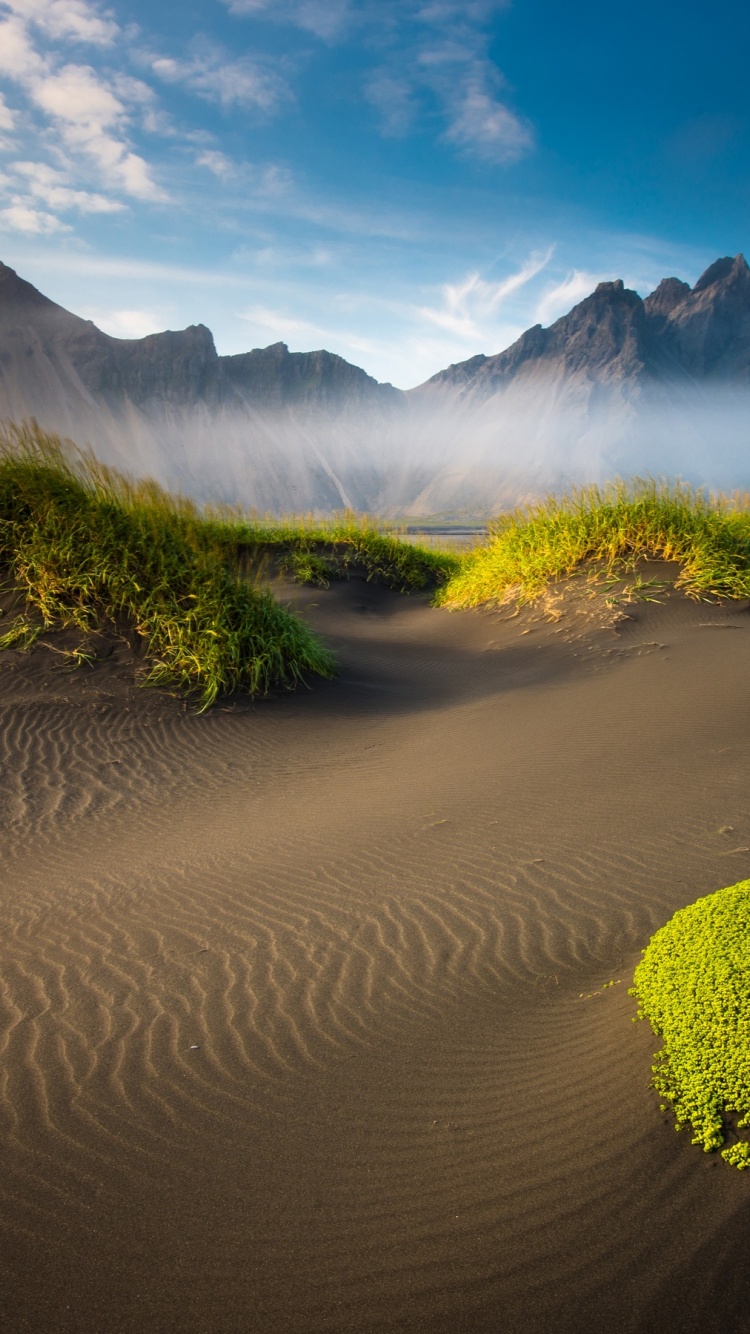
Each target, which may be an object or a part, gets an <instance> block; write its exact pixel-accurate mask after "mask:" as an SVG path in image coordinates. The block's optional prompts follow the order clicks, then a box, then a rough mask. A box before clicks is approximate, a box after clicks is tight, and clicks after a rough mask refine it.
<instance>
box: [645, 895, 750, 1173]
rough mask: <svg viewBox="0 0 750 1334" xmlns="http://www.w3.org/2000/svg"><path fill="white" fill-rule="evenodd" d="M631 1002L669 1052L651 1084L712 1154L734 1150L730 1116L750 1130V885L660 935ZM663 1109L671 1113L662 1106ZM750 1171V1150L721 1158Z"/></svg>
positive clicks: (661, 1056) (690, 911)
mask: <svg viewBox="0 0 750 1334" xmlns="http://www.w3.org/2000/svg"><path fill="white" fill-rule="evenodd" d="M631 995H634V996H636V997H637V998H638V1017H639V1018H641V1019H648V1020H649V1021H650V1023H651V1027H652V1028H653V1030H654V1033H656V1034H657V1035H658V1036H660V1037H662V1038H663V1041H664V1046H663V1047H662V1049H661V1051H659V1052H657V1053H656V1056H655V1064H654V1065H653V1066H652V1070H653V1078H652V1085H653V1087H654V1088H655V1089H656V1091H657V1092H658V1093H659V1094H660V1095H661V1097H662V1098H663V1099H664V1102H665V1104H668V1105H670V1106H671V1107H672V1110H673V1111H674V1116H675V1128H676V1129H677V1130H681V1129H682V1127H683V1126H685V1125H690V1126H691V1127H692V1130H693V1140H692V1142H693V1144H701V1145H702V1146H703V1149H704V1151H705V1152H706V1153H710V1152H712V1150H714V1149H718V1148H720V1147H721V1145H722V1144H723V1143H724V1142H725V1114H726V1113H732V1114H735V1115H736V1116H737V1117H738V1118H739V1119H738V1120H737V1123H736V1124H737V1127H738V1128H739V1129H742V1128H747V1127H749V1126H750V880H743V881H740V883H739V884H736V885H732V886H731V887H729V888H728V889H720V890H719V891H718V892H717V893H715V894H709V895H707V896H706V897H705V898H701V899H698V900H697V902H696V903H692V904H690V906H689V907H687V908H681V909H680V910H679V912H676V913H675V914H674V916H673V917H672V918H671V920H670V921H669V922H667V924H666V926H663V927H662V928H661V930H659V931H657V932H656V934H655V935H654V936H652V938H651V941H650V942H649V944H648V946H647V948H646V949H645V950H644V951H643V959H642V961H641V963H639V964H638V967H637V968H636V970H635V976H634V979H633V988H632V990H631ZM662 1110H666V1106H663V1108H662ZM722 1158H724V1159H725V1160H726V1161H727V1162H728V1163H730V1164H732V1165H733V1166H734V1167H737V1168H740V1169H744V1168H746V1167H750V1143H749V1142H748V1141H747V1140H740V1141H738V1142H736V1143H734V1144H732V1145H730V1146H729V1147H728V1148H726V1149H724V1150H723V1152H722Z"/></svg>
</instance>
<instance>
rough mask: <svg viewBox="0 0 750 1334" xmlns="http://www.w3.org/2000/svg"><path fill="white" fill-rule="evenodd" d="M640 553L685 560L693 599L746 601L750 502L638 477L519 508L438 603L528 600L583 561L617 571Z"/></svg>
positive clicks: (682, 582) (497, 524)
mask: <svg viewBox="0 0 750 1334" xmlns="http://www.w3.org/2000/svg"><path fill="white" fill-rule="evenodd" d="M639 556H645V557H652V558H656V559H661V560H667V561H677V562H679V564H680V565H681V566H682V570H681V573H680V577H679V580H678V586H679V587H681V588H682V589H683V591H684V592H686V593H688V594H689V595H691V596H694V597H714V596H715V597H730V598H746V597H750V500H749V499H748V497H735V498H734V499H733V500H728V499H726V498H723V499H722V498H716V497H710V496H708V495H706V494H705V493H704V492H702V491H696V490H694V489H693V488H691V487H689V486H685V485H683V484H680V483H677V484H673V485H670V484H668V483H666V482H656V481H648V480H646V481H643V480H640V479H636V480H635V481H633V482H631V483H625V482H616V483H613V484H612V485H610V486H607V487H604V488H600V487H587V488H585V489H583V490H579V491H574V492H573V493H572V494H571V495H570V496H568V497H565V498H563V499H554V498H553V499H549V500H546V501H543V502H541V503H540V504H537V505H532V506H528V507H526V508H522V509H518V510H514V511H513V512H512V513H511V514H508V515H504V516H501V517H500V518H499V519H497V520H495V521H494V522H493V523H492V524H490V536H489V540H488V541H487V543H485V544H484V545H483V546H480V547H478V548H476V549H475V550H474V551H472V552H470V553H469V554H468V555H467V556H466V557H465V559H464V560H463V562H462V563H461V565H460V567H459V568H458V569H457V570H456V572H455V573H454V574H453V575H452V576H451V578H450V579H449V580H448V582H447V583H446V584H445V585H444V587H442V588H441V589H440V591H439V592H438V595H437V601H438V602H440V603H442V604H443V605H445V606H449V607H477V606H480V605H482V604H484V605H490V606H493V605H494V606H499V605H501V604H503V603H507V602H510V601H517V602H518V603H521V604H522V603H526V602H530V601H532V600H533V599H534V598H536V597H538V596H539V595H540V594H541V593H542V592H543V591H544V589H545V588H546V586H547V585H548V584H549V583H550V582H551V581H553V580H557V579H562V578H564V577H566V576H568V575H571V574H573V573H574V572H575V571H576V570H577V569H578V568H579V567H581V566H582V565H584V563H586V562H591V563H592V564H593V565H594V566H596V567H598V568H599V570H600V571H601V570H604V571H605V572H610V573H611V572H613V571H615V570H617V569H618V568H621V567H622V565H623V564H624V563H626V562H629V561H632V560H634V559H636V558H637V557H639Z"/></svg>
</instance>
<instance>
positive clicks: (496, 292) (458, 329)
mask: <svg viewBox="0 0 750 1334" xmlns="http://www.w3.org/2000/svg"><path fill="white" fill-rule="evenodd" d="M551 257H552V249H549V250H547V251H545V252H544V253H543V254H534V255H531V256H530V258H529V259H528V260H527V262H526V263H525V264H524V265H522V267H521V268H520V269H519V270H518V271H517V272H516V273H511V274H510V275H509V276H508V277H507V278H503V279H501V281H500V282H497V283H490V282H487V281H486V279H484V278H482V277H481V276H480V275H479V274H478V273H471V274H469V275H468V277H467V278H465V279H464V280H463V282H461V283H446V284H445V285H444V287H443V288H442V297H443V300H442V304H441V305H440V306H421V307H419V314H420V315H421V316H422V317H423V319H425V320H428V321H429V322H430V323H431V324H435V325H437V326H438V328H440V329H444V330H445V331H446V332H448V333H451V334H453V335H454V336H456V337H458V338H462V339H465V340H466V341H467V342H472V343H474V344H475V345H478V344H479V343H481V342H483V341H486V340H487V339H488V338H492V337H493V336H495V337H496V331H495V329H494V324H495V317H496V312H497V310H498V308H499V307H500V306H501V305H502V304H503V302H504V301H507V299H508V297H510V296H512V295H513V293H515V292H518V291H520V289H521V288H522V287H525V286H526V284H527V283H528V282H530V281H531V279H532V278H535V277H536V275H537V274H538V273H541V271H542V269H543V268H545V267H546V265H547V264H548V263H549V261H550V259H551Z"/></svg>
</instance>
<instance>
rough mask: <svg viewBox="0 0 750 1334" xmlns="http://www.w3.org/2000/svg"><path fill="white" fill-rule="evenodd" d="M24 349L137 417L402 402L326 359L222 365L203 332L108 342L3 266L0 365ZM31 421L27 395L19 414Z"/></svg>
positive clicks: (355, 370)
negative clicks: (176, 410) (157, 410)
mask: <svg viewBox="0 0 750 1334" xmlns="http://www.w3.org/2000/svg"><path fill="white" fill-rule="evenodd" d="M24 346H25V347H26V355H27V356H28V357H34V356H35V355H36V356H37V357H40V356H41V357H43V358H44V359H45V360H47V361H49V362H52V363H53V364H54V365H55V366H56V367H57V368H58V370H59V371H60V372H61V373H62V374H63V375H64V372H65V371H66V370H67V371H68V372H70V371H71V370H72V371H73V372H74V374H75V377H76V379H77V380H78V381H79V382H80V386H82V387H83V388H84V389H85V391H86V392H87V393H88V394H90V395H92V396H93V397H94V398H98V399H101V400H103V401H104V402H105V403H106V404H107V406H108V407H109V408H111V409H113V410H117V409H118V408H119V407H121V406H123V405H124V404H125V403H126V402H127V403H129V404H131V405H133V406H135V407H138V408H153V407H156V406H163V405H167V406H172V407H190V406H195V405H197V404H205V405H207V406H210V407H212V408H219V407H223V408H226V409H229V408H237V409H241V408H242V407H243V406H244V407H247V406H248V405H250V406H252V407H258V408H269V407H275V408H281V407H286V406H289V405H292V404H294V405H298V404H305V405H307V406H310V405H316V406H321V405H324V406H325V407H327V408H334V407H337V406H343V405H346V406H351V405H353V404H355V405H361V404H364V403H367V404H375V403H380V402H383V403H386V402H387V403H391V404H392V403H394V402H396V401H398V400H399V399H400V398H401V394H400V393H399V391H398V390H397V389H394V388H393V387H392V386H391V385H381V384H378V382H377V380H373V379H372V377H371V376H369V375H367V374H366V372H365V371H363V370H360V369H359V367H358V366H351V365H350V364H349V362H347V361H344V359H343V357H337V356H335V355H334V354H333V353H331V352H325V351H320V352H290V351H289V349H288V348H287V347H286V345H285V344H284V343H275V344H274V345H273V346H272V347H267V348H262V349H256V350H255V351H253V352H244V353H241V354H240V355H239V356H233V357H220V356H219V355H218V354H217V352H216V347H215V345H214V340H213V335H212V334H211V331H210V329H207V328H206V327H205V325H203V324H194V325H191V326H190V327H189V328H188V329H182V330H180V331H178V332H175V331H172V330H168V331H167V332H166V333H159V334H151V335H149V336H148V337H146V338H136V339H124V338H111V337H109V335H108V334H105V333H102V332H101V330H100V329H97V328H96V326H95V325H94V324H92V323H91V321H90V320H82V319H79V318H78V316H77V315H72V314H71V313H70V312H69V311H67V310H64V309H63V308H62V306H57V305H55V303H54V302H53V301H49V300H48V299H47V297H45V296H43V295H42V294H41V292H38V291H37V290H36V288H34V287H32V286H31V284H30V283H27V282H25V281H24V280H23V279H22V278H19V277H18V275H17V274H16V273H14V271H13V269H9V268H7V267H6V266H5V265H4V264H0V359H2V360H3V361H4V362H5V364H6V366H8V365H9V364H10V363H11V362H13V361H14V360H15V359H16V358H17V356H18V352H19V349H20V348H21V347H24ZM9 359H10V360H9ZM34 412H35V407H34V403H33V395H32V401H31V402H30V403H29V408H28V412H27V413H26V414H25V415H29V414H33V413H34ZM0 413H2V405H1V404H0ZM2 415H5V414H2Z"/></svg>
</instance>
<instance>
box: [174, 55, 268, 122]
mask: <svg viewBox="0 0 750 1334" xmlns="http://www.w3.org/2000/svg"><path fill="white" fill-rule="evenodd" d="M151 67H152V69H153V71H154V73H155V74H157V75H158V76H159V78H161V79H164V81H165V82H166V83H184V84H185V85H186V86H187V87H188V88H192V89H193V90H194V92H196V93H198V94H199V95H200V96H201V97H205V98H207V99H208V101H210V102H218V103H219V104H220V105H221V106H223V107H230V106H234V105H237V106H251V107H255V108H256V109H257V110H259V111H265V112H272V111H275V110H276V108H277V107H278V106H279V104H280V103H281V102H283V101H284V100H286V99H287V98H288V97H289V96H290V94H289V90H288V88H287V86H286V84H285V83H284V81H283V79H281V78H280V76H279V75H278V74H277V73H276V71H275V70H273V69H270V68H266V67H264V66H263V65H261V64H259V63H258V62H257V61H254V60H251V59H250V57H249V56H242V57H240V59H239V60H227V59H226V57H225V55H224V53H223V52H222V51H220V50H218V49H217V48H215V47H207V46H203V47H202V49H200V50H199V51H198V52H197V53H196V54H195V55H194V56H193V57H192V58H191V59H190V60H174V59H173V58H172V57H171V56H170V57H166V56H165V57H162V58H159V59H157V60H154V61H152V66H151Z"/></svg>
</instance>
